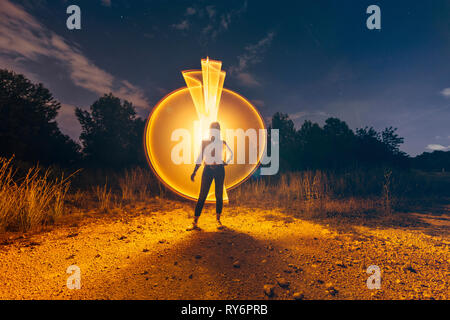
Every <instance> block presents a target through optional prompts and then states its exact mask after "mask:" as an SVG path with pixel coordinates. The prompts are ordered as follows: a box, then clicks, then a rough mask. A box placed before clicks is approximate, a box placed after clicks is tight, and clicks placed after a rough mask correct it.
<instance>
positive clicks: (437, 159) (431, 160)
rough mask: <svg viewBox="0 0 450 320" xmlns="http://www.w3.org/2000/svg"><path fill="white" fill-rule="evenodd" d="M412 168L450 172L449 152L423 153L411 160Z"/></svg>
mask: <svg viewBox="0 0 450 320" xmlns="http://www.w3.org/2000/svg"><path fill="white" fill-rule="evenodd" d="M413 166H414V168H417V169H421V170H424V171H445V172H450V151H433V152H424V153H422V154H421V155H419V156H417V157H415V158H414V159H413Z"/></svg>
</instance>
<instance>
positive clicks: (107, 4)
mask: <svg viewBox="0 0 450 320" xmlns="http://www.w3.org/2000/svg"><path fill="white" fill-rule="evenodd" d="M102 5H103V6H105V7H111V0H102Z"/></svg>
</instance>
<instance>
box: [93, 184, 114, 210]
mask: <svg viewBox="0 0 450 320" xmlns="http://www.w3.org/2000/svg"><path fill="white" fill-rule="evenodd" d="M92 191H93V193H94V195H95V198H96V200H97V203H98V210H99V211H100V212H102V213H108V212H109V211H110V209H111V208H112V206H113V195H112V194H111V189H110V188H109V187H108V184H107V183H105V184H104V185H103V186H102V187H100V186H96V187H95V188H93V190H92Z"/></svg>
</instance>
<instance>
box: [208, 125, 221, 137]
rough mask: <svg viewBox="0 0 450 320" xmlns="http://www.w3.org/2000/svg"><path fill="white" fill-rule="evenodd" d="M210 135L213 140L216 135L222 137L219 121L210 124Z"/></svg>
mask: <svg viewBox="0 0 450 320" xmlns="http://www.w3.org/2000/svg"><path fill="white" fill-rule="evenodd" d="M209 136H210V138H211V139H212V140H214V138H215V137H217V138H219V139H220V124H219V123H218V122H212V123H211V124H210V125H209Z"/></svg>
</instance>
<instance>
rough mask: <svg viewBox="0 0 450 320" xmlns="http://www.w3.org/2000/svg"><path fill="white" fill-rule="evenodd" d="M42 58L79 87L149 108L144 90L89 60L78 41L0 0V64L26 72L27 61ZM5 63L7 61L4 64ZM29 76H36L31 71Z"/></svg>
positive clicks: (19, 8)
mask: <svg viewBox="0 0 450 320" xmlns="http://www.w3.org/2000/svg"><path fill="white" fill-rule="evenodd" d="M42 58H50V59H54V60H57V62H58V65H61V66H63V67H64V69H65V70H67V74H68V77H69V79H70V80H71V81H72V82H73V84H75V85H76V86H78V87H81V88H84V89H86V90H88V91H90V92H93V93H96V94H98V95H103V94H105V93H109V92H112V93H113V94H115V95H117V96H119V97H120V98H122V99H126V100H129V101H131V102H132V103H133V104H134V105H135V106H136V107H139V108H144V109H147V108H148V101H147V99H146V97H145V94H144V92H143V91H142V90H141V89H140V88H138V87H136V86H134V85H132V84H131V83H129V82H127V81H124V80H120V79H116V78H115V77H114V76H113V75H111V74H110V73H108V72H107V71H105V70H103V69H101V68H99V67H97V66H96V65H95V63H94V62H92V61H91V60H90V59H88V58H87V57H86V56H85V55H84V54H83V53H82V51H81V50H80V49H79V47H78V45H77V44H69V42H68V41H67V40H65V39H64V38H63V37H61V36H59V35H57V34H56V33H54V32H53V31H50V30H48V29H47V28H45V27H44V26H43V25H42V24H40V23H39V22H38V21H37V20H36V19H35V18H34V17H33V16H31V15H30V14H28V13H27V12H25V10H24V9H23V8H22V7H20V6H18V5H15V4H12V3H11V2H10V1H9V0H2V1H1V2H0V67H2V68H7V69H10V68H14V70H15V71H17V72H22V73H24V74H26V75H27V76H30V73H29V72H26V68H25V67H24V65H25V64H26V63H27V62H33V63H38V64H39V63H40V61H42ZM5 62H7V63H8V64H4V63H5ZM31 77H32V78H36V77H37V76H36V75H35V74H34V75H33V74H31Z"/></svg>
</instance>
